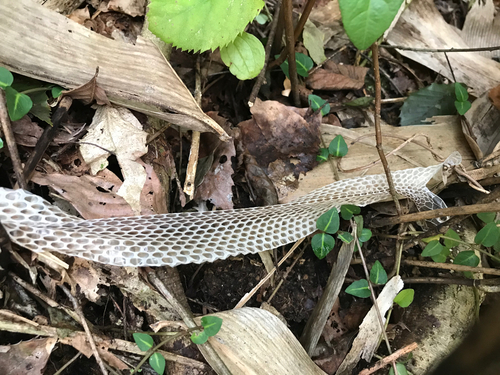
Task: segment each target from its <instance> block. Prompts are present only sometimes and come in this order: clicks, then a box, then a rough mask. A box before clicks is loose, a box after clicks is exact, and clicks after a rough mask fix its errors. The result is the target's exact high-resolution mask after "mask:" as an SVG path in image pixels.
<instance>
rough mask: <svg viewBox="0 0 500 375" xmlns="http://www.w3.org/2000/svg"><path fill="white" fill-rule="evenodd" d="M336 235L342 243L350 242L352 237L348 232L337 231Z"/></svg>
mask: <svg viewBox="0 0 500 375" xmlns="http://www.w3.org/2000/svg"><path fill="white" fill-rule="evenodd" d="M337 237H338V238H339V239H340V240H341V241H342V242H344V243H351V242H352V240H354V237H353V236H352V234H351V233H349V232H342V231H341V232H338V233H337Z"/></svg>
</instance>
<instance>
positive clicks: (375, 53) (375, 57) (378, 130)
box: [372, 43, 402, 216]
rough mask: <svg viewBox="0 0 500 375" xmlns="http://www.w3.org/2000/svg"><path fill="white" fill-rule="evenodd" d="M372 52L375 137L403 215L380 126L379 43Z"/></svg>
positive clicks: (397, 204)
mask: <svg viewBox="0 0 500 375" xmlns="http://www.w3.org/2000/svg"><path fill="white" fill-rule="evenodd" d="M372 54H373V73H374V76H375V114H374V118H375V139H376V140H377V146H376V147H377V151H378V154H379V157H380V160H381V161H382V165H383V166H384V171H385V176H386V177H387V184H388V185H389V191H390V192H391V196H392V199H394V204H395V205H396V211H397V213H398V215H399V216H401V214H402V211H401V206H400V205H399V200H398V196H397V193H396V189H395V188H394V182H393V181H392V175H391V171H390V169H389V165H388V164H387V159H386V158H385V154H384V149H383V147H382V130H381V128H380V101H381V99H382V97H381V94H380V90H381V87H382V86H381V83H380V72H379V65H378V45H377V43H373V44H372Z"/></svg>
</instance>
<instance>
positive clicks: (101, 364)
mask: <svg viewBox="0 0 500 375" xmlns="http://www.w3.org/2000/svg"><path fill="white" fill-rule="evenodd" d="M59 287H60V288H61V289H62V290H63V292H64V293H65V294H66V295H67V296H68V298H69V300H70V301H71V303H72V304H73V308H74V309H75V311H76V313H77V314H78V316H80V324H81V325H82V327H83V329H84V330H85V333H86V334H87V340H88V341H89V344H90V347H91V348H92V353H93V354H94V357H95V360H96V362H97V364H98V365H99V367H100V368H101V372H102V373H103V375H108V370H106V367H105V366H104V362H103V360H102V358H101V356H100V354H99V352H98V351H97V346H96V345H95V341H94V337H93V336H92V332H90V329H89V326H88V324H87V320H86V319H85V316H84V315H83V311H82V308H81V307H80V304H79V303H78V301H77V300H76V298H75V297H73V295H72V294H71V292H70V291H69V290H68V288H66V287H65V286H64V285H59Z"/></svg>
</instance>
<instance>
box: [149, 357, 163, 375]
mask: <svg viewBox="0 0 500 375" xmlns="http://www.w3.org/2000/svg"><path fill="white" fill-rule="evenodd" d="M149 364H150V366H151V367H152V368H153V370H155V371H156V372H157V373H158V374H160V375H163V373H164V372H165V358H163V356H162V355H161V354H160V353H153V355H152V356H151V357H149Z"/></svg>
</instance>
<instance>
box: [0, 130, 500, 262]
mask: <svg viewBox="0 0 500 375" xmlns="http://www.w3.org/2000/svg"><path fill="white" fill-rule="evenodd" d="M2 146H3V144H2V140H1V139H0V148H2ZM493 250H495V252H497V253H498V252H499V251H500V238H499V239H498V241H497V242H495V244H494V245H493Z"/></svg>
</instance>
